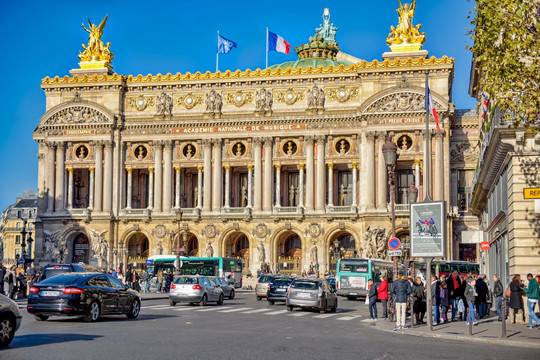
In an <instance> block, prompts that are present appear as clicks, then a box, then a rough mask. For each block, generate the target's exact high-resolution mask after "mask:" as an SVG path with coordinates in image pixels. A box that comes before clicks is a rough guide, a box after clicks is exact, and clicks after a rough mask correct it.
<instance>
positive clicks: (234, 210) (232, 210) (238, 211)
mask: <svg viewBox="0 0 540 360" xmlns="http://www.w3.org/2000/svg"><path fill="white" fill-rule="evenodd" d="M221 213H222V214H230V215H249V214H251V209H250V208H248V207H224V208H222V209H221Z"/></svg>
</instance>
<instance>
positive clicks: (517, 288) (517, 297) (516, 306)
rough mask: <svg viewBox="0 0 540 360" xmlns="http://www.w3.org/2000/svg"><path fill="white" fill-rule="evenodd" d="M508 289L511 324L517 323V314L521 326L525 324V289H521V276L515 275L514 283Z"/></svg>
mask: <svg viewBox="0 0 540 360" xmlns="http://www.w3.org/2000/svg"><path fill="white" fill-rule="evenodd" d="M508 287H509V288H510V306H509V308H510V309H509V310H510V311H509V314H508V315H509V316H510V323H511V324H515V323H516V314H517V318H518V322H519V323H520V324H524V323H525V322H524V320H523V299H522V295H523V288H522V287H521V276H520V275H519V274H515V275H514V277H512V281H511V282H510V285H508Z"/></svg>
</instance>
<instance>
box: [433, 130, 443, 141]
mask: <svg viewBox="0 0 540 360" xmlns="http://www.w3.org/2000/svg"><path fill="white" fill-rule="evenodd" d="M433 133H434V135H435V139H442V138H443V137H444V136H445V131H444V130H441V131H435V130H433Z"/></svg>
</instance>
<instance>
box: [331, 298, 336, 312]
mask: <svg viewBox="0 0 540 360" xmlns="http://www.w3.org/2000/svg"><path fill="white" fill-rule="evenodd" d="M332 312H337V299H336V301H335V302H334V307H333V308H332Z"/></svg>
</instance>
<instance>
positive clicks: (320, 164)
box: [316, 135, 326, 211]
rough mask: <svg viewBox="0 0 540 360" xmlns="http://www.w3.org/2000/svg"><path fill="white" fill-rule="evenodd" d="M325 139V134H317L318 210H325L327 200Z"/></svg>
mask: <svg viewBox="0 0 540 360" xmlns="http://www.w3.org/2000/svg"><path fill="white" fill-rule="evenodd" d="M324 141H325V137H324V135H323V136H317V204H316V210H320V211H323V210H324V202H325V200H326V198H325V196H324V195H325V194H324V193H325V189H326V186H325V184H324V178H325V176H324V175H325V173H326V171H325V162H324Z"/></svg>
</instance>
